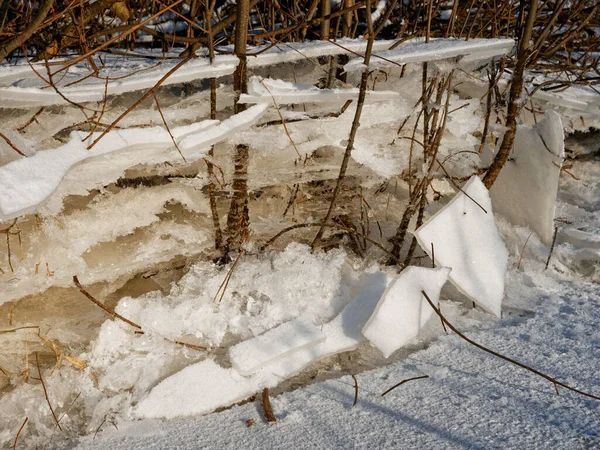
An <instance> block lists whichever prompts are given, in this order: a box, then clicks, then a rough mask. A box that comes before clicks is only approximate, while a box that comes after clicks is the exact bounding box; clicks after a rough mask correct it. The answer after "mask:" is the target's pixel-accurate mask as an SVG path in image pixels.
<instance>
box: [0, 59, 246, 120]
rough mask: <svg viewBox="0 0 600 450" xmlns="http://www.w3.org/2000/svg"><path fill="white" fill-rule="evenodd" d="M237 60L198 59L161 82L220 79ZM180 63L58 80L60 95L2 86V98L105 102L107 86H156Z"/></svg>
mask: <svg viewBox="0 0 600 450" xmlns="http://www.w3.org/2000/svg"><path fill="white" fill-rule="evenodd" d="M238 62H239V60H238V59H237V57H235V56H233V55H218V56H216V57H215V59H214V61H213V63H212V64H211V63H210V61H209V59H208V58H195V59H192V60H191V61H189V62H188V63H186V64H185V65H184V66H182V67H180V68H179V69H178V70H176V71H175V72H173V73H172V74H171V75H170V76H169V77H168V78H167V79H165V80H164V81H163V82H162V83H161V85H162V86H167V85H170V84H177V83H185V82H188V81H193V80H199V79H203V78H212V77H215V78H218V77H222V76H225V75H230V74H232V73H233V72H234V71H235V68H236V66H237V64H238ZM177 63H179V61H177V60H170V61H167V62H163V63H162V64H160V65H158V66H157V67H155V68H152V67H150V68H148V69H145V70H144V71H142V70H139V69H138V70H137V72H140V73H138V74H136V76H135V77H131V76H129V77H126V76H123V77H122V79H120V80H114V78H116V77H115V75H114V74H111V77H112V78H113V81H109V82H108V83H106V81H105V80H104V78H102V77H93V78H89V79H86V77H85V76H84V77H83V78H82V80H83V81H82V82H81V83H77V84H75V85H74V86H61V85H60V83H58V84H59V86H58V87H59V88H60V91H61V94H58V93H57V92H56V91H54V90H52V89H44V87H47V86H43V87H19V86H9V87H0V99H2V101H3V106H8V107H12V108H32V107H35V106H49V105H60V104H65V103H68V102H67V100H66V99H69V100H70V101H72V102H76V103H81V102H97V101H103V100H104V93H105V89H106V93H107V94H108V95H118V94H123V93H125V92H131V91H136V90H140V89H146V88H151V87H153V86H154V85H156V83H158V82H159V81H160V80H161V79H162V78H163V77H164V76H165V75H166V74H167V73H168V72H169V71H170V70H171V69H173V67H174V66H175V64H177ZM57 78H59V76H57Z"/></svg>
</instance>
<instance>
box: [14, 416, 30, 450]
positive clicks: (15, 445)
mask: <svg viewBox="0 0 600 450" xmlns="http://www.w3.org/2000/svg"><path fill="white" fill-rule="evenodd" d="M28 420H29V417H25V420H24V421H23V424H22V425H21V428H19V431H17V435H16V436H15V442H14V444H13V450H17V442H19V435H20V434H21V431H23V428H25V425H26V424H27V421H28Z"/></svg>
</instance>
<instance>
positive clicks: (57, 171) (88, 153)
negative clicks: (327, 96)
mask: <svg viewBox="0 0 600 450" xmlns="http://www.w3.org/2000/svg"><path fill="white" fill-rule="evenodd" d="M267 108H268V105H256V106H254V107H252V108H249V109H248V110H246V111H244V112H242V113H240V114H236V115H234V116H232V117H230V118H229V119H226V120H224V121H223V122H221V123H218V122H217V121H212V120H208V121H203V122H200V123H197V124H195V125H191V126H186V127H181V128H175V129H174V130H173V135H174V136H175V137H176V140H178V141H179V143H178V144H179V148H180V150H181V152H182V153H183V154H184V155H185V156H186V157H187V158H189V159H197V158H200V157H202V156H203V155H204V152H205V151H207V150H208V149H209V148H210V146H211V145H213V144H215V143H217V142H219V141H222V140H224V139H227V138H228V137H230V136H231V135H233V134H235V133H236V132H238V131H240V130H242V129H244V128H246V127H249V126H251V125H253V124H254V123H256V121H257V120H258V119H259V118H260V117H261V116H262V115H263V114H264V113H265V111H266V109H267ZM99 136H100V133H94V134H93V135H92V136H90V137H89V138H88V140H87V141H86V142H82V138H84V137H85V135H84V133H82V132H73V133H72V135H71V140H70V141H69V143H67V144H66V145H64V146H62V147H58V148H56V149H52V150H46V151H42V152H38V153H36V154H35V155H34V156H32V157H30V158H23V159H19V160H16V161H13V162H11V163H9V164H6V165H4V166H2V167H0V221H3V220H8V219H11V218H13V217H17V216H19V215H22V214H25V213H28V212H32V211H34V210H35V208H36V207H37V206H38V205H39V204H40V203H42V202H43V201H44V200H46V199H47V198H48V197H49V196H50V195H51V194H52V193H53V192H54V191H55V190H56V188H57V187H58V185H59V184H60V183H61V180H62V179H63V177H64V176H65V175H66V173H67V172H68V171H69V170H70V169H71V168H72V167H73V166H75V165H80V164H81V163H83V162H84V161H86V160H87V159H90V158H94V157H100V156H102V155H106V154H109V153H115V152H118V153H121V152H124V153H130V152H136V153H135V163H138V162H139V161H140V160H143V161H145V162H148V161H149V154H148V150H153V151H155V152H156V153H157V155H156V157H157V158H159V161H161V162H164V161H165V160H177V158H179V159H180V158H181V156H180V155H179V154H178V152H177V151H176V150H175V149H174V148H172V147H173V142H172V141H171V138H170V136H169V135H168V133H167V131H166V130H165V129H163V128H161V127H155V128H151V129H148V130H144V133H140V132H139V130H133V129H130V130H114V131H111V132H109V133H107V135H106V136H105V137H104V138H103V139H102V140H100V141H99V143H98V145H96V146H94V147H93V148H92V149H90V150H88V149H87V148H86V145H88V144H91V143H92V142H93V140H94V139H96V138H97V137H99ZM169 148H171V151H170V153H169V154H166V152H165V150H167V149H169ZM124 162H125V164H124V165H123V164H119V158H118V157H111V159H110V166H111V169H112V171H115V170H116V173H117V176H120V175H121V174H122V173H123V171H124V170H125V169H127V168H128V167H130V166H131V165H133V164H135V163H134V162H133V161H131V160H130V158H128V157H127V155H126V156H125V158H124ZM91 180H93V177H92V178H91ZM80 181H81V182H80V183H78V186H77V188H78V189H81V188H82V186H81V184H82V183H84V180H80ZM110 181H112V179H108V180H106V179H104V180H102V181H101V183H106V182H110ZM87 182H88V183H90V179H88V180H87ZM97 184H98V181H96V182H95V183H93V184H92V185H91V186H88V188H94V187H98V186H97ZM100 187H101V186H100ZM63 195H65V193H63Z"/></svg>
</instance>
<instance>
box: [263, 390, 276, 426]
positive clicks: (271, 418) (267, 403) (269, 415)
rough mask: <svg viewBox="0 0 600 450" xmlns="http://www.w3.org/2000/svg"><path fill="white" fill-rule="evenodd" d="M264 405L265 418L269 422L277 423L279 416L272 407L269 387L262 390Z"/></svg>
mask: <svg viewBox="0 0 600 450" xmlns="http://www.w3.org/2000/svg"><path fill="white" fill-rule="evenodd" d="M262 406H263V410H264V412H265V419H267V422H269V423H277V418H276V417H275V414H273V408H272V407H271V400H270V399H269V388H264V389H263V391H262Z"/></svg>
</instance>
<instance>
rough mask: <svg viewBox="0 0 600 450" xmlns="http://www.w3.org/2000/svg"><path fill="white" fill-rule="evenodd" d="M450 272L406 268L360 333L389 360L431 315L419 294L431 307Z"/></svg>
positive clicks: (436, 302) (431, 312)
mask: <svg viewBox="0 0 600 450" xmlns="http://www.w3.org/2000/svg"><path fill="white" fill-rule="evenodd" d="M449 273H450V269H448V268H446V267H441V268H439V269H428V268H425V267H408V268H406V269H405V270H403V271H402V273H401V274H400V275H399V276H398V278H396V279H395V280H394V281H392V282H391V283H390V286H389V287H388V288H387V289H386V291H385V293H384V294H383V296H382V297H381V300H380V301H379V303H378V304H377V308H375V311H374V312H373V315H372V316H371V317H370V318H369V321H368V322H367V324H366V325H365V327H364V328H363V330H362V332H363V334H364V335H365V337H366V338H367V339H368V340H369V341H370V342H371V344H372V345H374V346H375V347H377V348H378V349H379V350H381V352H382V353H383V355H384V356H385V357H386V358H388V357H389V356H390V355H391V354H392V353H394V352H395V351H396V350H398V349H399V348H400V347H402V346H404V345H406V344H407V343H409V342H410V340H411V339H413V338H415V337H416V336H417V335H418V333H419V330H420V329H421V328H422V327H423V325H425V323H426V322H427V321H428V320H429V318H430V317H431V315H432V314H433V310H432V309H431V306H430V305H429V303H427V300H426V299H425V297H424V296H423V293H422V292H421V291H425V292H426V293H427V295H428V296H429V298H430V299H431V301H432V302H433V304H434V305H437V304H438V301H439V297H440V291H441V289H442V286H444V284H445V283H446V280H447V279H448V274H449Z"/></svg>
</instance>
